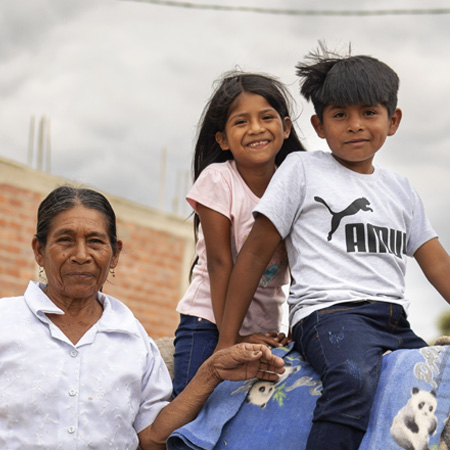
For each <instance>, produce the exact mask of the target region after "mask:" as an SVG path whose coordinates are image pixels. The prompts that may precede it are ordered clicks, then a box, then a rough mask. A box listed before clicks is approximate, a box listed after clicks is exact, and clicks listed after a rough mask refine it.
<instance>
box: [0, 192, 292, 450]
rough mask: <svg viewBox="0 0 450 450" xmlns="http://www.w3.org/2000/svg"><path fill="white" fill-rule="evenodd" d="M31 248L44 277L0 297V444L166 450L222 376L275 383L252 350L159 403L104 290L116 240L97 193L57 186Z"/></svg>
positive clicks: (130, 324) (133, 326)
mask: <svg viewBox="0 0 450 450" xmlns="http://www.w3.org/2000/svg"><path fill="white" fill-rule="evenodd" d="M32 247H33V251H34V255H35V259H36V262H37V263H38V265H39V266H40V267H41V268H43V270H45V274H46V277H47V281H48V284H46V285H43V284H38V283H34V282H30V284H29V285H28V288H27V290H26V292H25V294H24V295H23V296H22V297H16V298H4V299H1V300H0V448H2V449H3V448H5V449H6V448H7V449H9V450H13V449H27V450H28V449H55V450H56V449H69V448H70V449H88V448H89V449H99V450H100V449H101V450H104V449H118V450H125V449H136V447H137V446H138V444H140V445H141V447H142V448H143V449H157V448H165V445H164V442H165V440H166V439H167V437H168V436H169V434H170V433H171V432H172V431H173V430H174V429H176V428H178V427H180V426H181V425H184V424H185V423H187V422H188V421H190V420H192V419H193V418H194V417H195V416H196V415H197V413H198V412H199V410H200V409H201V406H202V405H203V403H204V402H205V400H206V399H207V398H208V396H209V394H210V393H211V392H212V391H213V390H214V388H215V387H216V386H217V385H218V384H219V383H220V382H221V381H222V380H223V379H230V380H242V379H245V378H250V377H254V376H258V377H260V378H263V379H271V380H273V379H276V378H277V376H278V375H277V374H278V373H282V372H283V371H284V369H283V367H282V366H283V361H282V360H281V359H280V358H278V357H276V356H274V355H272V354H271V352H270V350H268V349H267V348H265V347H263V346H261V345H250V344H244V345H239V346H235V347H232V348H230V349H228V350H227V351H223V352H217V353H216V354H214V355H213V356H212V357H211V358H210V359H209V360H208V361H206V362H205V364H204V365H203V366H202V367H201V369H200V370H199V372H198V374H197V376H196V377H195V378H194V379H193V380H192V382H191V384H190V385H189V386H188V387H187V388H186V390H185V391H184V392H183V393H182V394H181V395H180V396H179V397H177V398H176V399H175V400H174V401H173V402H171V403H169V402H168V400H169V397H170V394H171V391H172V384H171V380H170V377H169V374H168V372H167V369H166V367H165V365H164V362H163V360H162V358H161V356H160V354H159V351H158V349H157V347H156V345H155V343H154V342H153V341H152V340H151V339H150V338H149V337H148V336H147V334H146V332H145V330H144V329H143V327H142V325H141V324H140V323H139V322H138V321H137V320H136V318H135V317H134V316H133V314H132V313H131V311H130V310H129V309H128V308H127V307H126V306H125V305H124V304H122V303H121V302H119V301H118V300H116V299H114V298H112V297H110V296H108V295H106V294H103V293H102V287H103V285H104V283H105V282H106V279H107V277H108V274H109V271H110V270H111V269H114V267H116V266H117V263H118V261H119V255H120V252H121V249H122V242H121V241H120V240H118V239H117V235H116V219H115V214H114V211H113V209H112V207H111V205H110V204H109V202H108V201H107V199H106V198H105V197H104V196H103V195H102V194H100V193H98V192H95V191H93V190H90V189H78V188H73V187H70V186H63V187H59V188H57V189H55V190H54V191H52V192H51V193H50V194H49V195H48V196H47V198H45V199H44V200H43V202H42V203H41V205H40V206H39V211H38V223H37V233H36V235H35V236H34V238H33V241H32Z"/></svg>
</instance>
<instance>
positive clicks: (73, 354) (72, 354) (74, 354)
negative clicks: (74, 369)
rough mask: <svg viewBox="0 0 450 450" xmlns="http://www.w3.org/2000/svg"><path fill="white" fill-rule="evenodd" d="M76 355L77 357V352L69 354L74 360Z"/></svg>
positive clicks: (73, 351)
mask: <svg viewBox="0 0 450 450" xmlns="http://www.w3.org/2000/svg"><path fill="white" fill-rule="evenodd" d="M77 355H78V352H77V351H76V350H72V351H71V352H70V356H72V358H75V356H77Z"/></svg>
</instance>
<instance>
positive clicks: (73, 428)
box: [67, 425, 75, 434]
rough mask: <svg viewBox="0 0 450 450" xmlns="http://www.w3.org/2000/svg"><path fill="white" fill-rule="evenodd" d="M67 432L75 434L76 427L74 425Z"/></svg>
mask: <svg viewBox="0 0 450 450" xmlns="http://www.w3.org/2000/svg"><path fill="white" fill-rule="evenodd" d="M67 431H68V432H69V433H70V434H73V433H75V427H74V426H73V425H71V426H70V427H69V428H67Z"/></svg>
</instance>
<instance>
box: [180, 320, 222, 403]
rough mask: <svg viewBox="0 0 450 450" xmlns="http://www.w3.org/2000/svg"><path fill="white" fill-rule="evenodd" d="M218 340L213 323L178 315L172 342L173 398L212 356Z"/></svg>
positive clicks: (217, 332)
mask: <svg viewBox="0 0 450 450" xmlns="http://www.w3.org/2000/svg"><path fill="white" fill-rule="evenodd" d="M218 339H219V331H218V330H217V327H216V325H215V324H214V323H212V322H210V321H209V320H206V319H203V318H201V317H196V316H188V315H185V314H180V323H179V325H178V328H177V330H176V331H175V341H174V344H175V353H174V379H173V395H174V396H177V395H178V394H179V393H180V392H181V391H182V390H183V389H184V388H185V387H186V385H187V384H188V383H189V381H191V379H192V377H193V376H194V375H195V374H196V372H197V370H198V369H199V367H200V366H201V365H202V363H203V362H204V361H205V360H206V359H208V358H209V357H210V356H211V355H212V353H213V351H214V349H215V348H216V345H217V341H218Z"/></svg>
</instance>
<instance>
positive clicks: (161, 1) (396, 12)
mask: <svg viewBox="0 0 450 450" xmlns="http://www.w3.org/2000/svg"><path fill="white" fill-rule="evenodd" d="M125 1H126V0H125ZM128 1H135V2H141V3H151V4H153V5H162V6H172V7H176V8H190V9H209V10H216V11H239V12H254V13H261V14H277V15H289V16H402V15H403V16H406V15H416V16H419V15H438V14H450V9H446V8H438V9H379V10H371V11H363V10H341V11H336V10H313V9H304V10H301V9H273V8H254V7H250V6H226V5H206V4H198V3H189V2H176V1H170V0H128Z"/></svg>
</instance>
